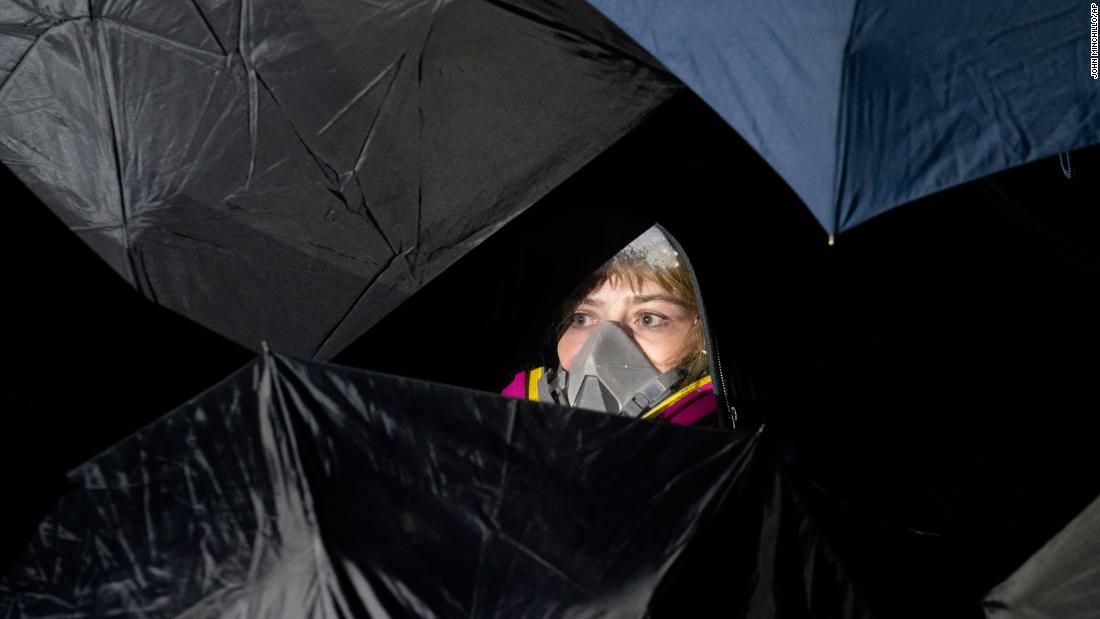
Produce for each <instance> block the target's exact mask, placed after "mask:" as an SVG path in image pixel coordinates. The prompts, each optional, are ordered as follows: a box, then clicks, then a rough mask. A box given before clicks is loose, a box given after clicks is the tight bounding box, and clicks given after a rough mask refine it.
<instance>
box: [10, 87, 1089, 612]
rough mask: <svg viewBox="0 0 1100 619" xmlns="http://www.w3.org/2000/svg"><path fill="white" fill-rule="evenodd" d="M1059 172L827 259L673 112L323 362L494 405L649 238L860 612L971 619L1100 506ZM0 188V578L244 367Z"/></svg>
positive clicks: (1070, 186)
mask: <svg viewBox="0 0 1100 619" xmlns="http://www.w3.org/2000/svg"><path fill="white" fill-rule="evenodd" d="M1072 163H1073V167H1074V169H1075V176H1074V178H1072V179H1066V178H1064V177H1063V174H1062V171H1061V168H1060V166H1059V164H1058V161H1057V159H1046V160H1042V161H1038V162H1035V163H1033V164H1030V165H1027V166H1023V167H1020V168H1017V169H1014V170H1009V171H1006V172H1004V173H1001V174H998V175H996V176H994V177H990V178H988V179H983V180H981V181H978V182H974V183H970V184H967V185H964V186H962V187H958V188H955V189H952V190H949V191H946V192H942V193H940V194H937V195H935V196H931V197H928V198H926V199H923V200H920V201H918V202H917V203H914V204H911V205H907V206H905V207H902V208H899V209H895V210H893V211H891V212H889V213H886V214H885V215H882V216H879V217H877V218H875V219H873V220H871V221H870V222H868V223H866V224H863V225H861V226H859V227H858V228H856V229H854V230H852V231H850V232H848V233H845V234H843V235H841V236H840V237H839V238H838V239H837V243H836V245H835V246H832V247H829V246H828V245H827V243H826V239H827V237H826V235H825V233H824V232H823V231H822V230H821V228H820V227H819V226H818V225H817V223H816V221H814V220H813V218H812V217H811V215H810V214H809V211H808V210H807V209H806V208H805V207H804V206H802V204H801V203H800V201H799V200H798V198H797V197H796V196H795V195H794V194H793V193H792V192H791V191H790V190H789V188H787V186H786V185H785V184H784V183H783V182H782V181H781V180H780V179H779V178H778V177H777V176H776V175H775V174H774V173H773V172H772V171H771V169H770V168H769V167H768V166H767V165H766V164H765V163H764V162H762V161H761V160H760V159H759V158H758V157H757V156H756V155H755V154H754V153H753V152H752V151H751V149H749V148H748V147H747V146H746V145H745V144H744V143H743V142H742V141H741V140H740V139H739V138H738V137H737V135H736V134H735V133H734V132H733V131H732V130H731V129H729V128H728V127H727V126H726V125H725V124H724V123H723V122H722V121H721V120H720V119H718V118H717V117H716V116H715V115H714V114H713V113H712V112H710V111H709V109H707V108H706V107H705V106H704V105H703V104H702V103H701V102H699V101H698V100H697V99H696V98H694V97H693V96H690V95H683V96H680V97H679V98H677V99H676V100H673V101H672V102H670V103H668V104H666V105H665V106H663V107H662V108H661V109H659V110H658V111H657V112H656V113H655V114H654V116H653V117H652V118H651V119H650V120H649V121H647V122H646V123H645V124H644V125H643V126H641V127H640V128H639V129H637V130H636V131H634V132H633V133H631V134H630V135H628V136H627V137H626V138H624V139H623V140H622V141H621V142H620V143H618V144H617V145H615V146H614V147H613V148H611V149H610V150H609V151H607V152H606V153H605V154H603V155H602V156H600V157H599V158H598V159H597V160H596V161H594V162H593V163H592V164H590V165H589V166H587V167H586V168H584V169H583V170H582V171H581V172H579V173H578V174H576V175H575V176H574V177H573V178H572V179H570V180H569V181H568V182H566V183H565V184H564V185H562V186H561V187H559V188H558V189H556V190H555V191H554V192H553V193H552V194H550V195H549V196H548V197H547V198H545V199H543V200H542V201H540V202H539V203H538V204H535V205H533V206H532V207H531V208H530V209H528V210H527V211H526V212H525V213H524V214H522V215H521V216H519V217H518V218H517V219H516V220H514V221H513V222H511V223H509V224H508V225H507V226H505V228H503V229H502V230H501V231H500V232H498V233H497V234H496V235H494V236H493V237H491V238H490V239H489V240H488V241H486V242H485V243H483V244H482V245H481V246H479V247H478V248H477V249H476V250H474V251H473V252H471V253H470V254H469V255H467V256H466V257H465V258H463V259H462V260H461V261H460V262H459V263H458V264H456V265H455V266H454V267H452V268H451V269H450V270H449V271H448V272H446V273H445V274H444V275H442V276H440V277H439V278H437V279H436V280H435V281H433V282H432V283H430V284H429V285H427V286H426V287H425V288H424V289H423V290H422V291H420V292H419V293H417V294H416V295H415V296H414V297H413V298H412V299H410V300H409V301H408V302H406V303H405V304H404V305H403V306H402V307H401V308H400V309H398V310H397V311H396V312H395V313H393V314H392V315H390V316H389V317H388V318H386V319H385V320H383V322H382V323H380V324H379V325H378V326H376V327H375V328H374V329H372V330H371V331H370V332H369V333H367V334H366V335H364V336H363V337H361V338H360V339H359V340H358V341H357V342H356V343H355V344H353V345H352V346H351V347H350V348H349V349H347V350H346V351H344V352H343V353H341V354H340V355H338V356H337V357H336V358H335V359H334V362H335V363H340V364H345V365H352V366H357V367H362V368H367V369H372V370H377V371H382V372H388V373H394V374H400V375H407V376H415V377H419V378H426V379H430V380H435V381H440V382H445V383H450V384H458V385H464V386H468V387H472V388H476V389H484V390H493V391H499V390H500V389H501V388H502V387H503V386H504V385H505V384H507V382H508V381H509V380H510V379H511V376H512V374H514V373H515V372H516V371H518V370H520V369H523V368H525V367H530V366H533V365H538V364H543V363H548V362H552V358H551V357H550V350H551V348H550V347H549V346H548V344H549V341H548V329H549V324H550V321H551V316H552V315H553V313H554V312H555V311H556V309H557V307H556V306H557V303H558V301H559V300H560V299H561V298H562V297H563V296H564V295H565V294H566V293H567V292H568V290H569V289H571V288H572V287H573V286H574V285H575V284H576V283H577V282H578V281H579V280H580V279H581V278H583V277H584V275H586V274H587V273H589V272H590V271H591V270H592V269H593V268H595V267H596V266H597V265H598V264H599V263H600V262H602V261H603V260H605V259H606V258H607V257H608V256H610V255H611V254H612V253H614V251H616V250H617V249H618V248H620V247H622V246H623V245H625V244H626V243H627V242H628V241H629V240H631V239H632V238H634V237H635V236H636V235H637V234H638V233H640V232H641V231H642V230H644V229H645V228H646V227H648V226H649V225H650V224H651V223H653V222H660V223H661V224H662V225H664V226H665V227H666V228H667V229H668V230H669V231H670V232H671V233H672V234H673V235H674V236H675V237H676V238H677V240H679V241H680V243H681V244H682V245H683V247H684V248H685V250H686V251H687V253H688V255H689V257H690V259H691V262H692V264H693V266H694V267H695V269H696V270H697V273H698V276H699V279H700V285H701V288H702V294H703V297H704V301H705V303H706V307H707V311H708V314H709V317H710V321H711V327H712V329H713V331H714V334H715V338H716V346H717V347H718V350H720V351H721V355H722V360H723V365H724V370H725V372H724V373H725V374H726V379H727V382H728V383H729V386H730V389H731V393H730V394H729V395H730V399H731V403H732V404H733V405H734V406H736V408H737V411H738V415H739V418H740V421H741V423H742V426H752V425H755V424H759V423H767V424H768V432H770V433H772V436H773V437H775V444H776V445H777V455H778V456H779V457H781V458H782V459H783V461H784V462H785V467H786V470H787V472H788V474H789V475H790V478H791V479H792V480H794V482H795V484H796V487H797V489H798V491H799V494H800V496H801V497H802V498H803V500H804V501H805V502H806V503H807V504H808V505H809V507H810V509H811V512H812V513H813V514H814V516H815V517H816V518H817V519H818V521H819V523H820V525H821V527H822V530H823V531H824V533H825V535H826V538H827V539H828V540H829V542H830V543H831V544H832V546H833V548H834V549H835V550H836V552H837V554H838V555H839V556H840V558H841V559H842V561H843V562H844V563H845V565H846V566H847V568H848V570H849V572H850V573H851V575H852V577H853V579H854V581H855V584H856V586H857V587H858V588H859V590H860V591H861V592H862V593H863V594H864V596H865V597H866V599H867V601H868V603H869V604H870V606H871V609H872V610H873V611H875V612H877V613H879V614H882V615H885V616H978V615H980V611H979V608H978V605H977V602H978V600H980V598H981V596H982V595H983V594H984V593H985V591H987V590H988V589H989V588H990V587H992V586H993V585H995V584H997V583H998V582H1000V581H1001V580H1003V579H1004V578H1005V577H1007V576H1008V575H1009V574H1010V573H1011V572H1012V571H1013V570H1014V569H1015V568H1016V567H1017V566H1019V564H1020V563H1022V562H1023V561H1024V560H1026V559H1027V557H1028V556H1029V555H1030V554H1031V553H1032V552H1034V551H1035V550H1036V549H1038V547H1039V546H1041V545H1042V543H1043V542H1045V541H1046V540H1047V539H1048V538H1049V537H1050V536H1051V535H1053V534H1054V533H1056V532H1057V531H1058V530H1059V529H1060V528H1061V527H1062V526H1063V525H1064V524H1065V523H1066V522H1068V520H1069V519H1070V518H1072V517H1073V516H1074V515H1075V514H1076V513H1077V512H1078V511H1080V510H1081V509H1082V508H1083V507H1084V506H1085V505H1086V504H1087V503H1088V502H1089V501H1090V500H1092V499H1093V498H1094V497H1095V496H1096V495H1097V494H1100V479H1097V476H1096V475H1095V473H1096V471H1097V470H1100V451H1098V450H1097V449H1096V446H1095V443H1096V439H1095V437H1096V436H1097V434H1096V431H1097V429H1098V425H1100V424H1097V422H1096V418H1097V413H1098V406H1097V405H1096V396H1095V393H1096V388H1095V387H1096V385H1097V383H1098V381H1097V376H1098V373H1097V371H1098V370H1100V352H1098V351H1100V327H1098V326H1097V317H1098V316H1100V301H1098V300H1097V296H1098V295H1097V294H1096V290H1097V284H1098V283H1100V244H1098V243H1097V241H1096V240H1095V239H1096V232H1097V226H1098V224H1100V200H1098V199H1097V196H1098V194H1100V149H1098V148H1096V147H1094V148H1091V149H1088V150H1085V151H1078V152H1076V153H1074V154H1073V155H1072ZM0 184H2V187H0V195H2V196H3V203H4V205H5V213H6V214H7V215H8V216H9V217H10V218H11V219H9V224H8V226H7V230H8V231H9V234H8V235H7V239H6V242H5V243H4V245H3V251H4V260H3V269H4V271H3V272H4V281H5V284H6V294H5V295H4V298H5V301H4V306H5V318H6V321H5V323H6V324H7V325H8V327H7V337H6V341H5V343H6V344H7V346H5V352H6V360H7V363H6V364H5V366H6V370H5V380H4V388H3V392H4V395H3V402H2V408H0V411H2V413H0V414H2V415H3V421H2V423H0V433H2V435H0V441H2V442H0V453H2V457H3V461H2V463H0V464H2V467H0V470H2V471H3V473H2V475H3V477H2V478H0V482H2V484H3V485H2V486H0V488H2V489H3V492H4V500H3V501H2V503H3V505H4V512H5V514H6V518H5V522H6V524H4V525H3V529H2V535H0V550H2V553H0V568H2V567H4V566H6V564H7V563H8V562H10V561H11V560H12V558H13V557H14V556H15V554H16V553H17V552H18V551H19V549H20V548H21V547H22V545H23V544H24V543H25V542H26V540H27V539H28V537H29V536H30V535H32V534H33V532H34V524H35V523H36V522H37V520H38V518H39V517H40V516H41V515H42V514H43V513H44V511H45V510H47V509H49V507H50V505H51V504H52V501H53V500H54V498H55V497H56V496H57V494H58V493H59V492H61V491H63V490H64V486H65V482H64V472H65V471H66V470H68V469H69V468H71V467H73V466H75V465H77V464H79V463H80V462H81V461H83V460H84V459H86V458H88V457H90V456H91V455H93V454H95V453H96V452H98V451H100V450H102V449H104V448H106V447H108V446H109V445H111V444H112V443H114V442H116V441H117V440H119V439H121V438H122V437H124V436H126V435H127V434H129V433H130V432H133V431H134V430H136V429H138V428H140V427H141V426H143V425H144V424H146V423H148V422H149V421H151V420H153V419H155V418H156V417H158V416H160V415H161V414H164V413H165V412H167V411H169V410H171V409H172V408H173V407H175V406H178V405H179V404H182V403H183V402H185V401H187V400H188V399H190V398H191V397H194V396H195V395H197V394H199V393H200V392H202V391H203V390H204V389H206V388H207V387H209V386H211V385H213V384H214V383H216V382H217V381H218V380H220V379H221V378H223V377H225V376H227V375H229V374H230V373H231V372H232V371H233V370H235V369H236V368H238V367H240V366H241V365H243V364H244V363H246V362H247V361H248V360H249V359H251V358H252V355H253V353H252V352H250V351H246V350H243V349H241V348H240V347H238V346H237V345H235V344H233V343H231V342H229V341H227V340H225V339H223V338H221V337H219V336H217V335H215V334H213V333H211V332H209V331H207V330H206V329H204V328H202V327H199V326H197V325H195V324H193V323H191V322H190V321H188V320H186V319H183V318H180V317H178V316H176V315H174V314H171V313H170V312H167V311H165V310H161V309H160V308H158V307H156V306H154V305H152V304H151V303H149V302H147V301H145V300H144V299H143V298H142V297H141V296H140V295H139V294H138V293H137V292H135V291H133V290H132V289H131V288H130V287H129V286H128V285H127V284H125V283H124V282H123V281H122V280H121V278H119V277H117V276H116V275H115V274H114V273H113V272H112V271H111V270H110V269H109V268H108V267H107V266H106V265H105V264H103V263H102V262H101V261H100V260H99V259H98V258H97V257H96V256H95V255H94V254H93V253H92V252H91V251H90V250H88V249H87V248H86V247H84V246H83V245H82V244H81V243H80V242H79V241H78V240H77V239H76V238H75V237H74V236H73V235H71V234H70V233H69V232H68V231H67V230H65V228H64V226H63V225H62V224H61V223H60V222H59V221H58V220H57V219H56V218H55V217H54V216H53V215H52V214H51V213H50V212H49V211H48V209H46V208H45V207H44V206H43V205H42V204H41V203H40V202H39V201H38V200H37V199H36V198H35V197H34V196H33V195H31V194H30V193H29V192H28V191H27V190H26V189H25V188H23V187H22V185H21V184H20V183H19V182H18V181H17V180H15V179H14V177H13V176H12V174H11V173H10V171H8V170H7V169H0ZM714 569H717V570H720V569H721V566H720V565H716V566H714Z"/></svg>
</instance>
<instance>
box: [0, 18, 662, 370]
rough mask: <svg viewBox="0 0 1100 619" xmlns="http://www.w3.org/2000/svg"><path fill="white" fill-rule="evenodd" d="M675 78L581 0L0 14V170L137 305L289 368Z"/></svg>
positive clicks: (564, 171) (398, 293) (354, 328)
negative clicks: (123, 284)
mask: <svg viewBox="0 0 1100 619" xmlns="http://www.w3.org/2000/svg"><path fill="white" fill-rule="evenodd" d="M676 88H677V86H676V85H675V83H674V80H672V79H671V78H669V77H667V76H666V74H664V72H663V71H662V70H661V69H659V68H657V66H656V63H655V61H653V60H652V59H651V58H649V57H648V55H646V54H645V52H644V51H642V50H641V49H640V48H638V47H637V46H636V45H634V44H633V43H632V42H631V41H630V40H629V38H628V37H626V36H625V35H622V34H621V33H619V32H618V31H617V30H616V29H615V28H614V27H613V26H612V25H611V24H610V23H609V22H608V21H607V20H606V19H605V18H603V17H602V16H601V15H599V13H598V12H596V11H595V10H594V9H592V8H591V7H589V6H587V5H586V4H585V3H583V2H582V1H581V0H566V1H564V2H560V3H545V2H530V1H527V0H521V1H518V2H496V1H476V2H457V3H456V2H423V1H419V0H417V1H412V0H403V1H400V2H387V3H370V2H361V1H359V0H309V1H303V0H234V1H230V2H221V1H219V2H213V1H207V0H198V1H195V2H182V3H173V4H171V5H164V3H162V2H157V1H150V0H110V1H107V0H102V1H100V0H97V1H92V2H71V3H64V2H63V3H58V2H52V1H46V0H32V1H30V2H18V3H5V5H4V6H3V7H0V161H3V162H4V163H5V164H6V165H7V166H9V167H10V168H11V169H12V170H13V171H14V172H15V173H16V174H17V175H18V176H19V177H20V178H21V179H22V180H23V182H25V183H26V184H27V185H28V186H29V187H30V188H31V189H32V190H33V191H34V192H35V193H36V194H37V195H38V196H39V197H40V198H41V199H42V201H43V202H45V203H46V205H47V206H49V208H50V209H51V210H52V211H53V212H54V213H55V214H57V215H58V216H59V217H60V218H61V219H62V220H63V221H64V222H65V223H66V225H68V226H69V228H70V229H71V230H73V231H74V232H75V233H76V234H78V235H79V236H80V237H81V238H82V239H83V240H84V241H85V242H86V243H87V244H88V245H90V246H91V247H92V248H93V249H94V250H95V251H96V253H98V254H99V255H100V256H101V257H102V258H103V259H104V260H106V261H107V262H108V263H109V264H110V265H111V267H112V268H113V269H114V270H115V271H116V272H118V273H119V274H121V275H122V276H123V277H125V278H126V280H127V281H129V282H130V283H131V284H132V285H133V286H135V287H136V288H138V289H139V290H141V291H142V293H143V294H144V295H145V296H146V297H148V298H149V299H152V300H154V301H156V302H158V303H160V304H162V305H164V306H166V307H169V308H171V309H173V310H176V311H178V312H180V313H182V314H184V315H185V316H188V317H190V318H192V319H193V320H196V321H198V322H200V323H202V324H204V325H207V326H209V327H210V328H212V329H214V330H215V331H217V332H219V333H221V334H223V335H226V336H228V337H230V338H231V339H233V340H235V341H237V342H239V343H242V344H244V345H246V346H249V347H251V348H253V349H258V347H259V344H260V342H261V341H262V340H266V341H268V342H269V343H270V344H271V345H272V346H273V347H275V348H276V349H277V350H280V351H285V352H287V353H292V354H296V355H299V356H305V357H316V358H328V357H330V356H331V355H333V354H334V353H335V352H336V351H338V350H340V349H341V348H342V347H343V346H344V345H345V344H347V343H348V342H349V341H351V340H352V339H354V338H355V337H356V336H358V335H360V334H361V333H362V332H363V331H364V330H365V329H366V328H368V327H369V326H370V325H372V324H374V323H375V322H376V321H377V320H378V319H379V318H380V317H381V316H383V315H385V314H386V312H388V311H390V310H391V309H392V308H394V307H395V306H397V305H398V304H399V303H400V302H401V301H403V300H404V299H405V298H407V297H408V296H409V295H410V294H412V293H413V292H414V291H415V290H416V289H417V288H419V287H420V286H421V285H423V283H425V282H427V281H429V280H430V279H431V278H432V277H434V276H435V275H436V274H438V273H439V272H440V271H442V270H443V269H444V268H446V267H447V266H448V265H450V264H451V263H453V262H454V261H455V260H456V259H457V258H458V257H460V256H461V255H462V254H463V253H465V252H466V251H468V250H469V249H470V248H472V247H474V246H476V245H477V244H478V243H479V242H481V241H482V240H483V239H485V238H486V237H487V236H488V235H489V234H491V233H492V232H493V231H494V230H496V229H497V228H498V227H500V226H501V225H502V224H503V223H504V222H506V221H508V220H509V219H511V218H512V217H514V216H515V215H516V214H517V213H519V212H520V211H522V210H523V209H524V208H526V207H527V206H528V205H529V204H531V203H532V202H534V201H535V200H537V199H538V198H539V197H541V196H542V195H543V194H544V193H545V192H546V191H547V190H548V189H549V188H551V187H553V186H554V185H555V184H557V183H558V182H560V181H561V180H562V179H564V178H565V177H567V176H568V175H569V174H571V173H573V172H574V171H575V170H576V169H578V168H579V167H581V166H582V165H583V164H584V163H586V162H587V161H588V160H589V159H590V158H592V157H593V156H594V155H595V154H596V153H598V152H600V151H601V150H602V149H604V148H605V147H606V146H607V145H609V144H610V143H612V142H613V141H615V140H616V139H617V138H618V137H619V136H621V135H622V134H623V133H625V132H626V131H627V130H629V129H630V128H631V127H632V126H633V125H634V124H636V123H637V122H638V121H639V120H640V119H641V118H642V117H644V116H645V115H646V114H647V113H648V112H649V111H650V110H651V109H652V108H653V107H654V106H655V105H656V104H657V103H658V102H660V101H661V100H663V99H664V98H666V97H667V96H668V95H669V94H670V93H671V92H672V91H673V90H675V89H676Z"/></svg>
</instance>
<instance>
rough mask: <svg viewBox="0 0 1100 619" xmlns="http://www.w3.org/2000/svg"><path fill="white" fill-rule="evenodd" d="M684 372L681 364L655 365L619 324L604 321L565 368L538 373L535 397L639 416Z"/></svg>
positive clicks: (665, 393) (673, 387) (663, 396)
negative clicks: (662, 367) (666, 368)
mask: <svg viewBox="0 0 1100 619" xmlns="http://www.w3.org/2000/svg"><path fill="white" fill-rule="evenodd" d="M686 375H687V372H686V371H685V370H684V369H683V368H680V367H676V368H673V369H671V370H669V371H667V372H664V373H661V372H659V371H657V368H656V367H654V366H653V364H652V363H650V362H649V359H647V358H646V356H645V353H643V352H642V349H641V348H638V345H637V344H636V343H635V342H634V340H633V339H631V337H630V336H629V335H628V334H627V333H626V331H624V330H623V328H622V327H620V326H619V325H617V324H615V323H613V322H605V323H604V324H602V325H600V326H599V327H597V328H596V330H595V331H593V332H592V335H590V336H589V337H588V341H586V342H585V343H584V346H582V347H581V349H580V350H579V351H578V352H577V356H576V357H574V358H573V362H572V363H571V364H570V365H569V367H568V368H558V370H557V371H553V372H547V373H546V374H544V375H543V376H542V378H540V379H539V383H538V390H539V401H541V402H556V403H558V404H565V405H567V406H574V407H577V408H585V409H588V410H594V411H601V412H606V413H612V414H617V415H628V416H631V417H638V416H641V415H642V414H644V413H645V412H646V411H648V410H650V409H651V408H653V407H654V406H656V405H657V404H660V403H661V401H663V400H664V399H665V398H667V397H668V396H670V395H672V393H673V390H674V389H675V388H676V386H677V385H678V384H679V383H680V382H681V381H682V380H683V379H684V377H685V376H686Z"/></svg>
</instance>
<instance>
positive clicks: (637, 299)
mask: <svg viewBox="0 0 1100 619" xmlns="http://www.w3.org/2000/svg"><path fill="white" fill-rule="evenodd" d="M650 301H665V302H667V303H673V304H675V305H680V306H684V307H686V306H687V304H686V303H684V302H683V301H681V300H680V299H677V298H676V297H673V296H670V295H667V294H645V295H642V294H638V295H634V305H641V304H642V303H649V302H650Z"/></svg>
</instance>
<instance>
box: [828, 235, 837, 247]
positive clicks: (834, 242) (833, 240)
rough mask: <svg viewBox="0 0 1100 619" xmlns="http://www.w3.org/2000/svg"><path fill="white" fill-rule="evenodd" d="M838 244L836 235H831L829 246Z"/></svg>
mask: <svg viewBox="0 0 1100 619" xmlns="http://www.w3.org/2000/svg"><path fill="white" fill-rule="evenodd" d="M833 245H836V237H835V236H834V235H832V234H830V235H829V247H832V246H833Z"/></svg>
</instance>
